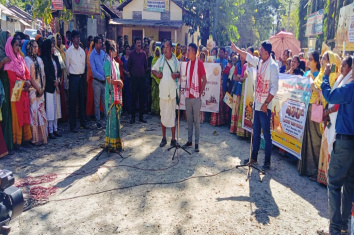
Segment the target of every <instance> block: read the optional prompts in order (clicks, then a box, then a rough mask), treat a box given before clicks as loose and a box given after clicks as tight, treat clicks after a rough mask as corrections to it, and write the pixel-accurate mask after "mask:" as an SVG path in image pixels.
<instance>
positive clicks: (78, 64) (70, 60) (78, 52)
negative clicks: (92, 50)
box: [65, 45, 86, 75]
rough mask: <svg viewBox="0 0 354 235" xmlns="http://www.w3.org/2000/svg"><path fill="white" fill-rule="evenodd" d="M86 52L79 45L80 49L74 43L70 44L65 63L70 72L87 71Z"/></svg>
mask: <svg viewBox="0 0 354 235" xmlns="http://www.w3.org/2000/svg"><path fill="white" fill-rule="evenodd" d="M85 62H86V54H85V51H84V50H83V49H82V48H81V47H80V46H79V48H78V49H76V48H75V46H74V45H72V46H70V47H69V49H68V51H67V52H66V59H65V65H66V68H67V70H68V73H69V74H74V75H79V74H84V73H85Z"/></svg>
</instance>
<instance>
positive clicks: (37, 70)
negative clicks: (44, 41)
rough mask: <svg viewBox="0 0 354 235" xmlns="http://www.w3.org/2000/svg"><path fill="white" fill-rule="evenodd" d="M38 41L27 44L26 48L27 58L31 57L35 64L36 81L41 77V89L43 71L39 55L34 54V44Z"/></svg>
mask: <svg viewBox="0 0 354 235" xmlns="http://www.w3.org/2000/svg"><path fill="white" fill-rule="evenodd" d="M35 42H36V41H34V40H31V41H29V42H28V43H27V46H26V51H27V53H26V54H27V56H28V57H30V58H31V59H32V61H33V63H34V70H35V73H36V79H37V78H38V77H39V79H40V82H41V88H43V80H42V70H41V67H40V66H39V63H38V59H37V55H36V54H34V53H33V43H35Z"/></svg>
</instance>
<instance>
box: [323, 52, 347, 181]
mask: <svg viewBox="0 0 354 235" xmlns="http://www.w3.org/2000/svg"><path fill="white" fill-rule="evenodd" d="M336 60H337V61H338V62H339V61H340V58H339V56H338V55H336ZM352 63H353V60H352V57H351V56H348V57H346V58H344V60H343V62H342V65H341V67H340V72H341V74H340V75H339V77H338V78H337V79H336V81H335V83H334V85H333V87H332V90H333V89H336V88H339V87H342V86H344V85H346V84H347V83H350V82H352V81H353V79H352V67H353V66H352V65H353V64H352ZM337 68H338V69H339V67H337ZM338 108H339V105H334V104H328V107H327V108H326V109H325V110H324V111H323V117H324V120H323V123H324V126H325V129H324V132H323V135H322V141H321V152H320V160H319V163H318V173H317V182H319V183H321V184H324V185H327V177H328V165H329V159H330V156H331V152H332V150H333V143H334V142H335V140H336V130H335V126H336V120H337V114H338V112H337V111H338Z"/></svg>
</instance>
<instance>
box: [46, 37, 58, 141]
mask: <svg viewBox="0 0 354 235" xmlns="http://www.w3.org/2000/svg"><path fill="white" fill-rule="evenodd" d="M42 60H43V63H44V72H45V78H46V83H45V84H46V86H45V96H46V109H47V120H48V129H49V135H48V136H49V138H50V139H56V137H61V136H62V135H61V134H60V133H59V132H58V119H60V118H61V105H60V90H59V87H60V79H61V75H62V71H61V67H60V63H59V59H58V57H57V56H56V55H54V43H53V42H52V41H51V40H50V39H46V40H45V41H44V42H43V46H42Z"/></svg>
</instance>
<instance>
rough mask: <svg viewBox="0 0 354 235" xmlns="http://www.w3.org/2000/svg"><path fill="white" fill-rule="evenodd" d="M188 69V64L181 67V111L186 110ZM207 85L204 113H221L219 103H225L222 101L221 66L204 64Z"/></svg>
mask: <svg viewBox="0 0 354 235" xmlns="http://www.w3.org/2000/svg"><path fill="white" fill-rule="evenodd" d="M186 67H187V62H182V66H181V75H182V76H181V91H182V92H181V97H180V104H181V110H185V109H186V107H185V100H186V97H185V95H184V91H185V89H186V80H187V76H186V70H187V69H186ZM204 67H205V72H206V78H207V84H206V86H205V90H204V92H203V94H202V97H201V98H202V107H201V110H200V111H202V112H212V113H218V112H219V102H223V101H222V100H220V81H221V79H220V78H221V67H220V64H215V63H212V64H204Z"/></svg>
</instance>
